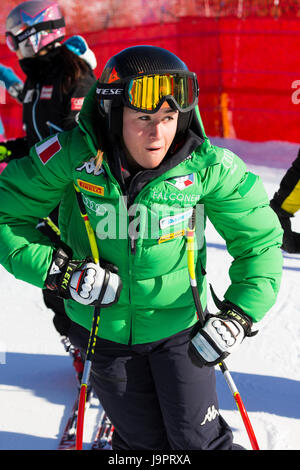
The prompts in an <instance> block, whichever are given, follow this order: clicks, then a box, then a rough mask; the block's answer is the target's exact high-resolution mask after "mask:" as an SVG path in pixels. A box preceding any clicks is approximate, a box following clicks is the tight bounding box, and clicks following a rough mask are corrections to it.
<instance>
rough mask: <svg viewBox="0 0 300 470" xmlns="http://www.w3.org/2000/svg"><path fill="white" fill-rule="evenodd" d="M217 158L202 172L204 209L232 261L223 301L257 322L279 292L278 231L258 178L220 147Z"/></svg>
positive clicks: (279, 233) (234, 156) (278, 228)
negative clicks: (203, 179)
mask: <svg viewBox="0 0 300 470" xmlns="http://www.w3.org/2000/svg"><path fill="white" fill-rule="evenodd" d="M223 152H224V153H223ZM219 157H220V158H219V160H220V163H219V164H217V165H214V166H212V167H210V168H209V169H208V170H207V174H206V177H205V181H206V183H204V186H205V196H204V205H205V210H206V214H207V216H208V218H209V219H210V221H211V222H212V224H213V225H214V227H215V228H216V230H217V231H218V233H219V234H220V235H221V236H222V238H223V239H224V240H225V242H226V246H227V250H228V252H229V254H230V255H231V256H232V258H233V262H232V264H231V266H230V269H229V276H230V280H231V285H230V286H229V287H228V289H227V291H226V292H225V294H224V298H225V299H227V300H229V301H230V302H232V303H234V304H235V305H237V306H239V307H240V308H242V309H243V310H244V311H245V312H246V313H247V314H248V315H249V316H250V317H251V318H252V319H253V320H254V321H259V320H261V319H262V318H263V316H264V315H265V313H266V312H267V311H268V310H269V309H270V308H271V307H272V306H273V305H274V303H275V300H276V297H277V294H278V291H279V287H280V280H281V274H282V254H281V250H280V246H281V244H282V229H281V226H280V224H279V221H278V218H277V217H276V215H275V213H274V212H273V211H272V209H271V208H270V206H269V198H268V196H267V194H266V191H265V189H264V187H263V184H262V182H261V179H260V178H259V177H258V176H256V175H254V174H253V173H251V172H248V171H247V170H246V166H245V164H244V162H242V160H241V159H239V158H238V157H237V156H236V155H234V154H233V153H231V152H229V151H227V150H225V151H223V150H220V149H219Z"/></svg>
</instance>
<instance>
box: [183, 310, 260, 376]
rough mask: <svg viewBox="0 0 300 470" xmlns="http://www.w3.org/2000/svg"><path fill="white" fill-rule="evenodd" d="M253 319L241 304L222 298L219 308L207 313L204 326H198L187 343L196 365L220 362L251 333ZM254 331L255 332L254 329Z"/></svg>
mask: <svg viewBox="0 0 300 470" xmlns="http://www.w3.org/2000/svg"><path fill="white" fill-rule="evenodd" d="M251 326H252V320H251V319H250V317H248V315H246V314H245V313H244V312H243V311H242V310H241V309H240V308H238V307H237V306H236V305H233V304H231V303H230V302H227V301H225V302H223V307H222V311H220V312H219V313H218V314H216V315H208V316H207V320H206V322H205V324H204V326H203V327H201V326H200V325H199V326H198V331H196V334H195V336H194V337H193V338H192V339H191V342H190V345H189V355H190V357H191V360H192V362H193V363H194V364H195V365H197V366H198V367H202V366H214V365H216V364H218V363H220V362H222V360H223V359H225V357H227V356H228V355H229V354H230V353H231V352H232V351H234V350H235V349H236V348H237V347H238V346H239V344H240V343H241V342H242V341H243V339H244V338H245V336H253V333H251ZM254 334H255V333H254Z"/></svg>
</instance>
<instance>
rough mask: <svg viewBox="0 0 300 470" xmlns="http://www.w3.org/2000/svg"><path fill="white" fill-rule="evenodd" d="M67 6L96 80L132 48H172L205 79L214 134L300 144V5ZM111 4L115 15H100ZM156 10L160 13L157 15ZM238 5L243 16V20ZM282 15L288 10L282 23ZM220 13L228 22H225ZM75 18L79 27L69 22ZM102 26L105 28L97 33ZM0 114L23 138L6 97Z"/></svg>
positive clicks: (2, 50) (1, 58) (276, 0)
mask: <svg viewBox="0 0 300 470" xmlns="http://www.w3.org/2000/svg"><path fill="white" fill-rule="evenodd" d="M7 3H11V4H12V3H15V4H17V3H20V2H16V1H15V2H13V1H12V0H10V1H8V2H6V4H7ZM60 3H62V4H63V6H64V9H65V10H66V6H67V5H71V4H72V5H74V6H76V8H77V10H76V9H74V10H72V12H70V11H69V12H68V15H69V16H67V17H66V22H67V33H68V36H70V35H71V34H82V35H83V36H84V37H85V39H86V40H87V41H88V44H89V46H90V47H91V48H92V49H93V51H94V52H95V54H96V57H97V60H98V66H97V69H96V75H97V76H99V75H100V73H101V70H102V68H103V66H104V65H105V63H106V61H107V60H108V58H109V57H110V56H111V55H113V54H115V53H117V52H118V51H120V50H122V49H124V48H125V47H128V46H132V45H135V44H153V45H156V46H160V47H165V48H167V49H169V50H171V51H172V52H174V53H175V54H177V55H179V57H180V58H182V59H183V60H184V61H185V62H186V64H187V65H188V67H189V68H190V69H191V70H193V71H194V72H196V73H197V75H198V80H199V84H200V99H199V107H200V111H201V114H202V117H203V120H204V125H205V129H206V132H207V134H209V135H212V136H225V137H237V138H241V139H246V140H252V141H255V140H256V141H263V140H283V141H291V142H300V132H299V119H300V71H299V67H298V60H297V57H298V54H299V50H300V18H297V16H298V15H299V4H300V0H299V1H291V0H285V1H284V2H282V1H281V0H272V1H271V0H260V1H256V0H252V1H250V0H236V1H233V0H231V1H229V0H228V1H226V0H224V1H216V0H194V1H192V0H189V1H186V0H181V1H180V0H173V1H171V0H170V1H163V0H152V1H151V0H127V1H125V0H122V1H121V0H119V1H117V0H110V1H104V0H102V1H98V2H92V1H89V2H85V3H86V5H87V6H84V4H83V2H82V1H81V0H77V1H76V0H71V1H69V0H64V1H63V2H60ZM95 3H97V5H98V6H97V8H98V10H97V9H96V11H98V14H97V15H96V14H94V16H95V17H94V18H91V21H90V23H84V21H86V18H87V16H86V15H85V14H84V13H85V12H86V11H88V10H89V11H92V7H91V5H92V4H95ZM6 4H5V8H6V7H7V5H6ZM125 4H126V5H127V7H126V8H125V7H124V5H125ZM107 5H110V7H111V8H110V10H109V11H108V10H105V11H106V14H104V13H103V15H99V11H100V10H101V9H102V10H101V11H103V12H104V8H107ZM121 5H123V8H124V10H126V12H125V11H123V10H122V8H121ZM133 5H135V6H136V11H135V12H134V11H132V8H131V7H132V6H133ZM141 5H142V6H143V14H141ZM155 5H157V6H159V8H158V9H156V10H155V8H154V6H155ZM185 5H189V8H194V10H193V11H194V13H195V12H198V13H197V15H196V14H193V15H192V16H184V15H183V13H185V12H186V11H187V9H188V7H187V6H185ZM117 6H118V8H117ZM167 6H168V8H169V10H167ZM172 6H173V7H174V8H175V6H176V7H177V10H176V11H177V16H175V17H172V16H171V15H170V14H169V13H168V21H167V20H165V21H163V20H162V15H165V16H164V18H165V19H166V18H167V16H166V15H167V11H168V12H170V11H171V10H170V9H171V7H172ZM221 6H222V8H223V10H222V9H221ZM238 6H239V7H240V10H239V11H240V13H241V12H242V13H243V15H244V16H243V18H242V19H241V18H239V15H238ZM179 7H181V9H180V8H179ZM204 7H205V8H206V10H205V8H204ZM208 7H209V8H208ZM242 7H243V9H242ZM275 7H276V8H277V10H276V11H277V16H275V15H274V16H272V15H271V13H270V12H271V10H272V8H275ZM288 7H289V8H288ZM292 7H293V8H292ZM80 8H81V16H82V18H81V22H80V21H79V19H80V15H79V9H80ZM3 9H4V7H1V10H3ZM118 9H119V14H117V10H118ZM245 9H246V10H247V15H246V13H245V11H246V10H245ZM278 9H281V10H280V11H281V16H280V17H279V14H278ZM221 10H222V11H223V12H224V11H226V12H227V15H225V14H224V15H221V14H220V11H221ZM190 11H192V10H190ZM205 11H206V14H204V13H203V12H205ZM272 11H274V10H272ZM200 12H202V13H201V14H200ZM212 12H214V14H212ZM233 12H234V13H233ZM251 12H252V13H251ZM258 12H259V13H260V14H258ZM94 13H95V9H94ZM138 13H139V14H138ZM217 13H218V14H217ZM250 13H251V14H250ZM72 15H73V19H74V18H78V22H72V20H71V19H70V21H69V20H68V18H71V17H72ZM126 15H127V16H126ZM130 15H131V16H130ZM155 15H156V16H155ZM159 15H160V16H159ZM246 16H247V17H246ZM100 17H101V18H100ZM125 17H127V20H126V21H129V20H128V19H129V18H131V20H130V21H131V23H130V26H128V25H123V26H122V25H121V24H114V23H113V21H115V22H117V21H119V22H120V21H121V19H122V18H123V20H122V21H125ZM104 18H106V20H105V21H104ZM134 18H135V20H134ZM158 18H160V21H158ZM172 18H173V20H172ZM100 20H101V21H102V22H103V23H101V25H102V26H101V27H99V26H98V27H97V28H96V23H97V21H98V22H99V21H100ZM112 25H113V26H112ZM94 27H95V28H96V29H94ZM0 62H2V63H3V64H5V65H8V66H11V67H13V68H14V69H15V71H16V72H17V74H18V75H19V76H21V77H22V78H23V76H22V72H21V70H20V67H19V64H18V62H17V61H16V58H15V55H14V54H13V53H11V52H10V51H9V50H8V48H7V47H6V45H5V44H0ZM298 90H299V91H298ZM0 109H1V117H2V119H3V122H4V125H5V129H6V134H7V136H8V137H15V136H17V135H20V134H22V132H23V130H22V123H21V106H20V105H18V104H17V103H16V102H15V101H14V100H13V99H12V98H10V97H9V96H8V94H6V103H5V104H1V108H0Z"/></svg>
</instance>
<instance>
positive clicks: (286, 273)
mask: <svg viewBox="0 0 300 470" xmlns="http://www.w3.org/2000/svg"><path fill="white" fill-rule="evenodd" d="M212 140H213V141H214V142H215V143H216V144H218V145H221V146H224V147H227V148H230V149H231V150H233V151H235V152H236V153H237V154H238V155H239V156H241V157H242V158H243V159H244V160H245V161H246V162H247V163H248V166H249V169H251V171H253V172H255V173H257V174H259V175H260V176H261V177H262V179H263V181H264V184H265V187H266V190H267V192H268V194H269V196H270V197H271V196H272V195H273V194H274V191H275V190H276V189H277V187H278V184H279V181H280V180H281V178H282V176H283V174H284V172H285V170H286V169H287V168H288V166H289V165H290V163H291V162H292V160H293V159H294V158H295V157H296V155H297V152H298V147H299V146H298V145H297V144H290V143H284V142H266V143H250V142H242V141H238V140H226V141H223V140H222V139H212ZM293 226H294V228H295V229H296V230H299V231H300V216H299V217H298V218H297V217H295V220H293ZM207 241H208V268H207V277H208V281H209V282H211V283H212V284H213V286H214V289H215V291H216V293H217V294H218V295H219V296H220V297H221V296H222V294H223V293H224V291H225V290H226V288H227V286H228V283H229V278H228V275H227V270H228V267H229V264H230V262H231V259H230V256H229V255H228V254H227V252H226V249H225V244H224V241H223V240H222V239H221V238H220V237H219V235H218V234H217V233H216V232H215V230H214V229H213V227H212V226H211V225H209V226H208V229H207ZM0 276H1V289H0V305H1V314H0V450H21V449H22V450H52V449H56V446H57V442H58V438H59V436H60V435H61V433H62V431H63V427H64V425H65V422H66V420H67V417H68V414H69V412H70V409H71V407H72V404H73V400H74V398H75V393H76V383H75V377H74V372H73V368H72V365H71V358H70V357H69V356H68V355H67V353H65V351H64V348H63V346H62V344H61V343H60V339H59V337H58V334H57V333H56V331H55V330H54V327H52V313H51V311H49V310H47V309H46V308H45V307H44V305H43V301H42V296H41V291H40V290H39V289H37V288H35V287H32V286H30V285H28V284H26V283H23V282H21V281H17V280H15V279H14V278H13V277H12V276H11V275H9V274H8V273H7V272H6V271H5V270H4V269H3V268H2V267H0ZM299 284H300V255H298V256H297V255H287V254H284V270H283V280H282V285H281V289H280V293H279V296H278V300H277V303H276V305H275V306H274V307H273V308H272V309H271V310H270V312H269V313H268V314H267V316H266V317H265V318H264V319H263V321H262V322H261V323H260V325H259V333H258V334H257V335H256V336H255V337H254V338H250V339H247V340H246V341H245V342H244V343H243V345H242V346H241V347H240V349H239V350H238V351H237V353H236V354H235V355H232V356H231V357H229V358H228V359H227V361H226V363H227V366H228V368H229V370H230V371H231V374H232V377H233V378H234V380H235V382H236V385H237V386H238V389H239V391H240V394H241V396H242V399H243V401H244V403H245V406H246V409H247V411H248V414H249V417H250V419H251V422H252V425H253V428H254V431H255V434H256V437H257V440H258V443H259V446H260V448H261V449H263V450H300V404H299V402H300V398H299V397H300V305H299V290H298V289H299ZM297 292H298V293H297ZM209 306H210V307H211V310H212V311H215V308H214V306H213V305H212V303H211V300H210V305H209ZM217 381H218V391H219V399H220V406H221V410H222V414H223V416H224V417H225V419H226V420H227V421H228V422H229V423H230V425H231V427H232V429H233V432H234V435H235V441H236V442H237V443H240V444H241V445H243V446H245V447H246V448H248V449H251V446H250V443H249V440H248V437H247V434H246V432H245V428H244V425H243V423H242V420H241V417H240V414H239V412H238V411H237V409H236V405H235V402H234V400H233V398H232V395H231V393H230V392H229V389H228V386H227V384H226V382H225V380H224V377H223V375H222V374H221V372H220V371H218V370H217ZM97 405H98V404H97V402H95V403H94V406H92V408H91V409H90V410H89V412H88V414H87V415H86V416H87V417H86V426H85V436H84V447H85V448H86V446H87V444H88V442H89V441H90V439H91V438H92V436H93V433H94V432H95V426H96V422H97V418H98V417H99V413H100V411H99V409H98V406H97Z"/></svg>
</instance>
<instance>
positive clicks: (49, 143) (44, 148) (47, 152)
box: [35, 135, 61, 165]
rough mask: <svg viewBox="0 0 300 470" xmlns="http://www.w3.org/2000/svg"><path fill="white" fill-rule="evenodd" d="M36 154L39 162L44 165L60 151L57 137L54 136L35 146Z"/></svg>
mask: <svg viewBox="0 0 300 470" xmlns="http://www.w3.org/2000/svg"><path fill="white" fill-rule="evenodd" d="M35 149H36V153H37V154H38V156H39V159H40V160H41V162H42V163H43V164H44V165H45V164H46V163H47V162H48V161H49V160H50V159H51V158H52V157H54V155H56V154H57V153H58V152H59V151H60V150H61V145H60V143H59V140H58V137H57V135H54V136H53V137H51V138H50V139H48V140H46V142H43V143H41V144H36V146H35Z"/></svg>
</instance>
